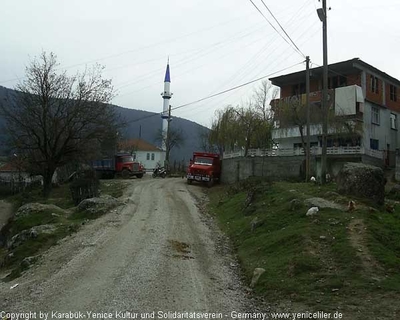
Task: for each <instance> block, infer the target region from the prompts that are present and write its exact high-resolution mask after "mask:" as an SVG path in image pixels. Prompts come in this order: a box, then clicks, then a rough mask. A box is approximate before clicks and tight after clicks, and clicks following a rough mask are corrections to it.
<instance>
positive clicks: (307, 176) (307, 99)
mask: <svg viewBox="0 0 400 320" xmlns="http://www.w3.org/2000/svg"><path fill="white" fill-rule="evenodd" d="M306 108H307V146H306V182H307V181H308V179H309V178H310V157H311V155H310V153H311V146H310V57H309V56H307V57H306Z"/></svg>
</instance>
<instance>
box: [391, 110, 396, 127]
mask: <svg viewBox="0 0 400 320" xmlns="http://www.w3.org/2000/svg"><path fill="white" fill-rule="evenodd" d="M390 128H391V129H395V130H396V129H397V114H395V113H391V114H390Z"/></svg>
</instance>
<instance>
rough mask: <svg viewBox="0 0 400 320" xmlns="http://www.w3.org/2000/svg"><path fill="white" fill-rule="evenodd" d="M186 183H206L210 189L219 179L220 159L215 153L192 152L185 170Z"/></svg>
mask: <svg viewBox="0 0 400 320" xmlns="http://www.w3.org/2000/svg"><path fill="white" fill-rule="evenodd" d="M186 178H187V183H188V184H192V183H193V181H198V182H203V183H207V186H208V187H211V186H212V185H213V184H214V183H215V182H218V181H219V180H220V179H221V159H220V157H219V154H217V153H208V152H193V159H191V160H190V164H189V167H188V170H187V177H186Z"/></svg>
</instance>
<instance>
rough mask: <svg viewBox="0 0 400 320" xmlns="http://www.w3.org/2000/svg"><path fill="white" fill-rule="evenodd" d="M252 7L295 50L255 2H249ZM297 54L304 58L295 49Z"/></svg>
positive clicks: (251, 0)
mask: <svg viewBox="0 0 400 320" xmlns="http://www.w3.org/2000/svg"><path fill="white" fill-rule="evenodd" d="M249 1H250V2H251V3H252V5H253V6H254V8H256V9H257V11H258V12H259V13H260V14H261V15H262V16H263V17H264V19H265V20H266V21H267V22H268V24H269V25H270V26H271V27H272V28H273V29H274V30H275V31H276V32H277V33H278V34H279V35H280V36H281V38H282V39H283V40H285V42H286V43H287V44H288V45H289V46H290V47H292V48H293V46H292V45H291V44H290V43H289V41H288V40H287V39H286V38H285V37H284V36H283V35H282V34H281V33H280V32H279V31H278V30H277V29H276V28H275V26H274V25H273V24H272V23H271V22H270V21H269V20H268V18H267V17H266V16H265V15H264V13H262V11H261V10H260V9H259V8H258V7H257V5H256V4H255V3H254V2H253V0H249ZM295 50H296V51H297V52H299V53H300V54H301V55H302V56H304V54H303V53H302V52H301V51H299V50H298V49H295Z"/></svg>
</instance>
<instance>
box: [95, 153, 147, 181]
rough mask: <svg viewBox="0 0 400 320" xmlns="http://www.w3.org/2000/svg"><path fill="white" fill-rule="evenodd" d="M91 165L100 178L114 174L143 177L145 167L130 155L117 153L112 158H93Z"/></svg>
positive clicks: (124, 176)
mask: <svg viewBox="0 0 400 320" xmlns="http://www.w3.org/2000/svg"><path fill="white" fill-rule="evenodd" d="M92 167H93V169H95V170H96V171H97V172H98V173H99V175H100V176H101V177H102V178H114V177H115V175H121V176H122V177H123V178H129V177H131V176H136V177H137V178H139V179H140V178H143V175H144V174H145V172H146V171H145V168H144V167H143V165H142V164H141V163H139V162H137V161H134V160H133V157H132V155H130V154H123V153H118V154H116V155H115V156H114V158H108V159H102V160H94V161H92Z"/></svg>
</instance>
